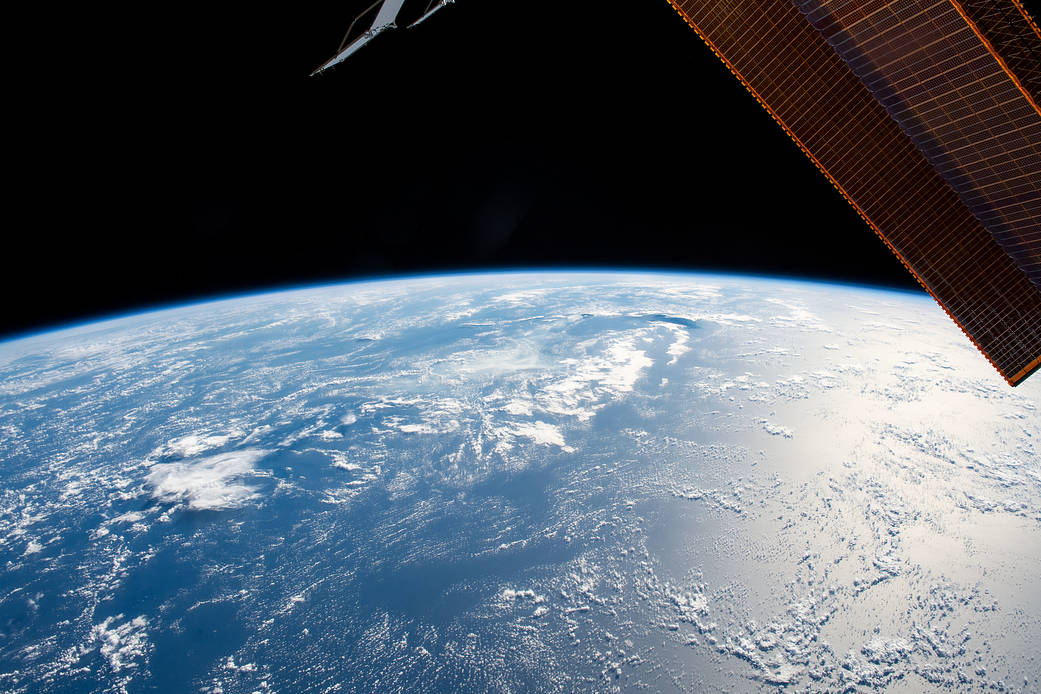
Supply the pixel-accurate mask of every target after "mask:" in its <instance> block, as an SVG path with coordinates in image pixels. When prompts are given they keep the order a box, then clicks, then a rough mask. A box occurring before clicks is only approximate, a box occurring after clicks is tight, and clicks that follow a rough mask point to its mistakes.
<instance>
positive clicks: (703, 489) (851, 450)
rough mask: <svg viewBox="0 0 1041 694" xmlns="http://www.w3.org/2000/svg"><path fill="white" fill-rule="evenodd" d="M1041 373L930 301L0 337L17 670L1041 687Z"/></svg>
mask: <svg viewBox="0 0 1041 694" xmlns="http://www.w3.org/2000/svg"><path fill="white" fill-rule="evenodd" d="M1039 409H1041V377H1039V378H1034V379H1031V380H1028V381H1027V382H1026V383H1024V384H1023V385H1022V386H1020V387H1018V388H1015V389H1013V388H1010V387H1008V386H1007V385H1006V384H1005V383H1004V382H1003V381H1002V380H1001V378H1000V377H999V376H998V374H997V373H996V372H995V371H994V370H993V369H992V368H991V366H990V365H989V364H987V362H986V361H985V360H984V358H983V357H982V356H981V355H980V354H979V353H978V352H977V351H976V350H975V349H974V348H973V347H972V345H971V344H970V343H969V342H968V340H966V339H965V337H964V336H963V335H962V334H961V333H960V332H959V331H958V329H957V327H956V326H954V325H953V324H952V323H951V321H950V320H948V318H947V317H946V316H945V315H944V314H943V312H942V311H941V310H940V309H939V308H938V307H937V306H936V305H935V304H933V303H932V301H931V300H930V299H929V298H928V297H926V296H924V295H919V294H913V293H905V292H895V291H888V290H878V289H872V288H866V287H856V286H846V285H838V284H823V283H810V282H799V281H792V280H784V279H770V278H755V277H740V276H714V275H699V274H653V273H644V274H641V273H575V272H572V273H557V272H537V273H528V274H488V275H461V276H442V277H420V278H406V279H395V280H388V281H378V282H368V283H354V284H343V285H338V286H329V287H320V288H312V289H306V290H298V291H290V292H282V293H274V294H263V295H255V296H246V297H239V298H232V299H225V300H221V301H216V302H211V303H206V304H199V305H193V306H187V307H181V308H176V309H169V310H163V311H158V312H152V313H144V314H140V315H134V316H130V317H125V318H120V319H117V320H110V321H106V322H99V323H92V324H89V325H82V326H77V327H72V328H68V329H65V330H62V331H59V332H52V333H47V334H41V335H36V336H31V337H27V338H22V339H17V340H12V341H8V342H5V343H2V344H0V469H2V470H3V475H2V478H0V690H4V691H9V692H38V691H59V690H60V691H65V692H123V691H127V692H141V691H171V692H173V691H178V692H180V691H184V692H187V691H197V692H208V693H211V694H212V693H217V692H228V693H231V692H275V691H282V692H333V691H343V692H346V691H388V692H389V691H402V692H414V691H444V692H470V691H473V692H480V691H514V692H528V691H531V692H537V691H574V690H582V691H590V690H592V691H614V690H622V691H628V690H641V689H642V690H649V691H666V692H667V691H690V692H703V691H709V692H711V691H723V690H725V691H764V690H765V691H771V690H776V689H778V688H784V687H788V688H791V689H794V690H799V691H821V692H825V691H827V692H834V691H850V692H852V691H867V690H876V689H877V690H885V691H893V692H917V691H930V690H944V691H950V690H965V691H979V690H982V689H991V690H997V691H1032V692H1037V691H1041V650H1039V646H1038V641H1039V637H1041V591H1039V588H1041V579H1039V577H1041V451H1039V445H1041V413H1039Z"/></svg>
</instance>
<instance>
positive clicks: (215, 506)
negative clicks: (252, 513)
mask: <svg viewBox="0 0 1041 694" xmlns="http://www.w3.org/2000/svg"><path fill="white" fill-rule="evenodd" d="M268 453H270V451H268V450H264V449H259V448H247V449H243V450H240V451H231V452H228V453H220V454H218V455H214V456H210V457H208V458H202V459H200V460H196V461H185V462H177V463H166V464H163V465H156V466H155V467H153V468H152V472H150V473H149V475H148V477H147V480H148V483H149V484H150V485H151V486H152V496H153V497H154V498H156V499H158V500H159V501H163V502H167V503H177V502H182V503H185V504H187V506H188V508H190V509H193V510H210V511H214V510H221V509H227V508H236V507H238V506H242V505H243V504H245V503H246V502H248V501H249V500H250V499H253V498H255V497H256V488H255V487H251V486H248V485H246V484H244V483H243V482H242V478H244V477H247V476H249V475H253V474H255V471H254V469H253V465H254V463H256V462H257V461H258V460H260V459H261V458H263V457H264V456H265V455H267V454H268Z"/></svg>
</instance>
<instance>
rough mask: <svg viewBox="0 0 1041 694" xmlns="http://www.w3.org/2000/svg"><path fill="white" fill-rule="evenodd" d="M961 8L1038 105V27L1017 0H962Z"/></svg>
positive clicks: (1040, 45) (1040, 83) (1040, 71)
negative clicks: (1015, 0)
mask: <svg viewBox="0 0 1041 694" xmlns="http://www.w3.org/2000/svg"><path fill="white" fill-rule="evenodd" d="M961 6H962V9H963V10H964V11H965V13H966V14H967V15H968V16H969V18H970V19H971V20H972V21H973V22H974V23H975V24H976V27H977V28H978V29H979V30H980V32H981V33H982V34H983V35H984V36H986V37H987V40H988V41H990V43H991V45H992V46H993V47H994V48H995V50H996V51H997V52H998V54H999V55H1000V56H1001V57H1002V59H1003V60H1004V61H1005V64H1006V65H1007V66H1008V67H1009V69H1010V70H1011V71H1012V73H1013V74H1014V75H1015V76H1016V77H1017V78H1019V82H1020V84H1022V85H1023V87H1024V88H1025V89H1026V90H1027V92H1029V93H1030V95H1031V96H1032V97H1033V99H1034V103H1035V104H1041V30H1039V29H1038V28H1037V24H1036V23H1035V22H1034V21H1033V18H1032V17H1030V15H1029V14H1027V11H1026V10H1025V9H1024V8H1023V6H1022V5H1021V4H1019V3H1018V2H1010V0H961Z"/></svg>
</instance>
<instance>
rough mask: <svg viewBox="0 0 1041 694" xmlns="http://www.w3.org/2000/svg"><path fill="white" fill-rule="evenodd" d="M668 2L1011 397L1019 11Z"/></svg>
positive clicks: (1035, 178)
mask: <svg viewBox="0 0 1041 694" xmlns="http://www.w3.org/2000/svg"><path fill="white" fill-rule="evenodd" d="M645 1H648V2H651V1H659V0H645ZM667 1H668V2H669V4H671V5H672V6H673V8H675V10H676V11H677V12H678V13H679V14H680V16H681V17H682V18H683V19H684V21H686V23H687V24H689V25H690V27H691V28H692V29H694V31H695V32H697V34H698V35H699V36H700V37H701V38H702V40H704V42H705V43H706V44H707V45H708V46H709V48H711V49H712V51H713V52H714V53H715V54H716V55H717V56H718V57H719V59H720V60H722V62H723V63H724V64H725V65H726V67H727V68H728V69H729V70H730V72H731V73H733V75H734V76H735V77H736V78H737V79H738V80H740V82H741V83H742V84H743V85H744V86H745V87H746V88H747V89H748V91H749V92H750V93H751V94H752V96H753V97H754V98H755V99H756V101H758V102H759V103H760V104H761V105H762V107H763V108H764V109H765V110H766V111H767V112H768V113H769V114H770V116H771V117H772V118H773V119H774V120H775V121H776V122H777V123H778V125H780V126H781V128H783V129H784V131H785V132H786V133H787V134H788V135H789V137H791V139H792V140H793V141H794V142H795V144H796V145H797V146H798V147H799V148H800V149H801V150H802V151H803V153H804V154H805V155H806V156H807V157H808V158H809V159H810V161H812V162H813V164H814V165H815V166H816V167H817V168H818V169H819V170H820V171H821V172H822V173H823V174H824V175H825V176H826V177H827V178H828V179H829V180H830V181H831V183H832V185H834V187H835V188H836V190H837V191H838V192H839V193H840V194H841V195H842V196H843V197H844V198H845V199H846V200H847V201H848V202H849V203H850V205H852V207H853V209H854V210H856V212H857V214H859V215H860V217H861V218H863V220H864V221H865V222H866V223H867V224H868V226H869V227H871V229H873V230H874V231H875V233H876V234H877V235H878V236H879V237H880V238H881V239H882V240H883V241H884V242H885V244H886V245H887V246H888V247H889V248H890V250H892V252H893V253H894V254H895V255H896V256H897V258H899V259H900V261H901V262H902V263H903V264H904V266H905V267H906V268H907V269H908V270H909V271H910V272H911V274H912V275H914V277H915V278H916V279H917V280H918V282H919V283H920V284H921V285H922V287H924V288H925V290H926V291H927V292H929V294H930V295H932V297H933V298H934V299H935V300H936V301H937V303H938V304H939V305H940V306H941V307H942V308H943V309H944V311H946V312H947V314H948V315H949V316H950V317H951V318H952V319H953V320H954V322H955V323H957V325H958V326H959V327H960V328H961V329H962V330H963V331H964V332H965V334H966V335H967V336H968V338H969V339H970V340H971V341H972V342H973V344H975V345H976V347H978V348H979V350H980V351H981V352H982V353H983V355H984V356H985V357H986V358H987V359H988V360H989V361H990V363H991V364H993V365H994V367H995V368H996V369H997V370H998V372H999V373H1000V374H1001V375H1002V377H1003V378H1004V379H1005V380H1006V381H1007V382H1008V383H1009V384H1010V385H1017V384H1018V383H1021V382H1022V381H1023V380H1024V379H1025V378H1027V377H1028V376H1029V375H1030V374H1031V373H1033V372H1034V371H1036V370H1038V368H1039V367H1041V106H1039V104H1041V31H1039V29H1038V25H1037V23H1036V22H1035V21H1034V20H1033V18H1032V17H1030V15H1029V14H1028V13H1027V12H1026V10H1025V9H1024V8H1023V6H1022V5H1021V4H1020V2H1019V0H667ZM403 2H404V0H385V2H383V1H381V2H377V3H376V4H375V5H374V6H373V8H378V10H379V11H378V14H379V17H378V18H377V21H376V23H375V24H374V25H373V30H375V31H376V32H377V33H378V31H382V29H383V28H386V26H389V25H390V24H392V23H393V16H392V13H391V11H392V10H393V11H394V12H396V11H397V10H396V9H395V8H397V9H400V7H401V5H402V3H403ZM443 4H444V3H443V2H442V3H439V4H438V7H440V6H442V5H443ZM434 9H436V8H434ZM425 16H426V15H424V17H425ZM388 17H389V20H390V23H389V24H388ZM380 22H383V24H382V25H381V24H380ZM371 31H372V30H370V34H371ZM370 34H366V35H364V36H363V37H362V38H363V40H364V41H367V40H368V38H371V35H374V34H371V35H370ZM356 45H357V44H350V45H347V46H346V47H344V46H341V50H340V51H339V52H338V53H337V55H336V56H334V58H333V59H331V60H330V61H329V62H328V63H326V65H323V67H322V68H320V69H323V68H325V67H327V66H329V65H332V64H335V62H338V61H339V60H342V59H343V57H346V55H344V53H347V54H349V53H348V51H351V50H356V48H352V46H356ZM674 117H675V118H676V119H677V120H679V119H681V118H682V114H675V116H674Z"/></svg>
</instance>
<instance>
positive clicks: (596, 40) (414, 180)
mask: <svg viewBox="0 0 1041 694" xmlns="http://www.w3.org/2000/svg"><path fill="white" fill-rule="evenodd" d="M367 4H368V2H367V0H363V1H362V2H360V3H359V2H353V1H348V2H343V3H338V4H336V5H318V4H311V3H297V4H293V5H291V6H287V5H284V6H281V7H273V8H272V9H271V10H257V9H244V8H242V7H238V8H235V9H234V10H233V9H230V8H229V9H215V8H213V7H205V8H180V9H177V10H176V11H173V10H171V11H169V13H163V12H158V11H154V10H153V11H151V12H154V14H151V15H149V16H147V17H146V16H143V15H142V16H139V17H135V16H131V17H127V16H119V17H115V16H113V17H111V18H110V19H111V20H112V21H111V23H109V22H108V21H107V19H109V18H99V17H97V16H84V17H83V18H82V19H83V21H89V22H91V23H92V25H93V27H94V29H95V31H93V32H92V33H91V34H90V36H89V38H86V37H85V36H84V35H83V34H84V33H86V32H77V31H76V28H75V27H73V28H72V33H78V34H79V35H78V37H77V40H76V41H75V42H74V43H73V46H75V48H76V50H64V51H63V50H53V51H52V50H50V49H48V57H47V59H46V61H45V65H44V67H39V66H35V67H32V68H31V69H30V72H29V73H28V75H29V76H28V77H27V78H25V79H26V80H27V81H28V82H29V83H31V84H32V87H33V93H34V96H33V97H32V98H31V99H23V100H22V101H23V103H22V104H21V105H20V106H19V109H18V112H19V113H20V114H21V118H22V120H23V122H22V123H21V124H20V128H19V130H18V135H17V137H16V138H15V140H16V142H15V145H16V146H19V147H20V148H21V149H22V151H23V152H24V154H23V155H22V157H21V163H20V164H19V166H18V169H19V176H18V178H19V181H18V182H17V183H16V184H15V185H14V186H13V188H12V189H11V190H12V192H13V193H14V194H13V197H12V200H11V202H10V203H9V205H11V206H12V207H13V209H12V210H11V211H12V214H11V219H19V220H20V221H18V222H17V223H15V224H14V228H11V229H10V230H9V232H8V233H7V234H6V236H7V239H6V240H7V244H6V247H7V248H8V249H9V252H10V253H11V255H10V257H9V259H8V263H7V266H8V267H9V270H8V272H7V273H6V274H5V276H4V283H5V286H4V287H3V289H4V290H5V295H6V296H8V297H10V300H9V301H8V307H7V311H5V314H4V316H3V321H2V323H0V333H7V334H10V333H15V332H21V331H27V330H37V329H42V328H44V327H49V326H51V325H56V324H60V323H65V322H68V321H71V320H87V319H90V318H93V317H95V316H100V315H105V314H110V313H118V312H127V311H131V310H136V309H138V308H139V307H144V306H149V305H153V304H162V303H172V302H182V301H188V300H192V299H196V298H201V297H205V296H210V295H213V294H223V293H231V292H244V291H252V290H258V289H265V288H272V287H277V286H283V285H295V284H307V283H316V282H326V281H334V280H339V279H346V278H354V277H361V276H368V275H384V274H398V273H410V272H416V271H436V270H456V269H466V270H472V269H480V268H495V267H532V266H614V267H617V266H627V267H631V266H639V267H660V268H678V269H707V270H726V271H730V270H733V271H740V272H747V273H771V274H787V275H800V276H807V277H815V278H825V279H839V280H845V281H854V282H867V283H878V284H887V285H890V286H895V287H903V288H913V287H915V286H916V285H915V284H914V281H913V280H912V279H911V278H910V276H909V275H907V273H906V272H905V271H904V270H903V268H902V267H901V266H900V264H899V263H898V262H897V261H896V259H895V258H893V257H892V255H891V254H890V253H889V251H888V250H886V248H885V247H884V246H883V244H882V242H881V241H880V240H878V239H877V238H876V237H875V236H874V234H873V233H872V232H871V231H870V230H869V229H868V228H867V226H866V225H865V224H864V223H863V222H862V221H861V220H860V219H859V218H858V217H857V216H856V215H855V213H854V212H853V211H852V209H850V207H849V206H848V205H847V204H846V203H845V201H843V200H842V198H841V197H840V196H839V195H838V194H837V193H836V192H835V191H834V190H833V189H832V187H831V185H830V184H829V183H828V182H827V180H826V179H825V178H824V177H823V176H822V175H821V174H820V173H819V172H817V171H816V169H815V168H814V167H813V165H812V164H811V163H810V162H809V161H808V160H807V159H806V158H805V157H804V156H803V155H802V154H801V153H800V152H799V151H798V150H797V148H796V147H795V145H794V144H793V143H792V142H791V141H789V139H788V138H787V137H786V136H785V135H784V133H783V132H782V131H781V129H780V128H779V127H778V126H777V125H776V124H774V123H773V121H772V120H771V119H770V117H769V116H768V115H767V114H766V113H765V112H764V111H763V110H762V109H761V108H760V107H759V106H758V105H757V104H756V103H755V101H754V100H753V99H752V98H751V97H750V96H749V95H748V94H747V93H746V92H745V91H744V89H743V87H741V85H740V84H739V83H738V82H737V81H736V80H735V79H733V77H732V76H731V75H730V74H729V72H727V70H726V69H725V68H724V67H723V65H722V64H721V63H720V62H719V61H718V59H716V58H715V57H714V56H713V55H712V54H711V53H710V52H709V50H708V49H707V48H706V47H705V46H704V45H703V44H702V43H701V41H700V40H699V39H698V38H697V36H696V35H695V34H694V33H693V31H691V30H690V29H689V28H688V27H687V26H686V25H685V24H684V23H683V22H682V21H681V20H680V19H679V17H678V16H677V15H676V14H675V12H674V11H673V10H672V9H671V8H670V7H669V6H668V4H667V3H666V2H665V1H664V0H641V1H640V2H631V1H630V2H625V3H621V2H619V3H618V9H615V10H611V11H605V8H609V7H610V5H605V6H602V7H599V8H598V11H599V12H600V14H596V13H595V12H592V11H591V8H590V7H589V6H587V5H584V4H581V3H570V2H563V1H562V0H526V1H525V2H524V3H521V4H518V3H505V2H493V1H491V0H458V2H457V3H456V4H455V5H453V6H449V7H448V8H446V9H444V10H442V11H441V12H439V13H438V14H437V15H435V16H434V17H433V18H431V19H430V20H429V21H427V22H425V23H424V24H423V25H421V26H420V27H417V28H415V29H410V30H407V31H406V30H398V31H395V32H390V33H387V34H385V35H384V36H382V37H380V38H379V39H378V40H377V41H375V42H373V43H372V44H371V45H370V46H368V47H366V48H364V49H363V50H361V51H360V52H359V53H358V54H356V55H355V56H354V57H353V58H351V59H350V60H348V61H347V62H346V63H344V64H343V65H341V66H339V67H338V68H336V69H334V70H332V71H331V72H329V73H327V74H325V75H322V76H319V77H316V78H309V77H308V73H309V72H310V71H311V70H312V69H314V68H315V67H317V66H318V65H319V64H320V63H321V62H323V61H324V60H325V59H326V58H327V57H329V55H331V54H332V52H333V50H334V49H335V48H336V46H337V44H338V43H339V41H340V38H341V36H342V33H343V32H344V31H345V29H346V27H347V26H348V24H349V23H350V19H351V18H352V17H353V16H354V14H355V13H356V12H357V11H358V9H359V8H360V7H364V6H365V5H367ZM66 21H69V22H75V21H77V18H72V17H66ZM99 25H105V26H104V28H103V29H99V28H98V27H99ZM128 27H129V28H128ZM27 62H28V61H27ZM26 69H29V68H26Z"/></svg>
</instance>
